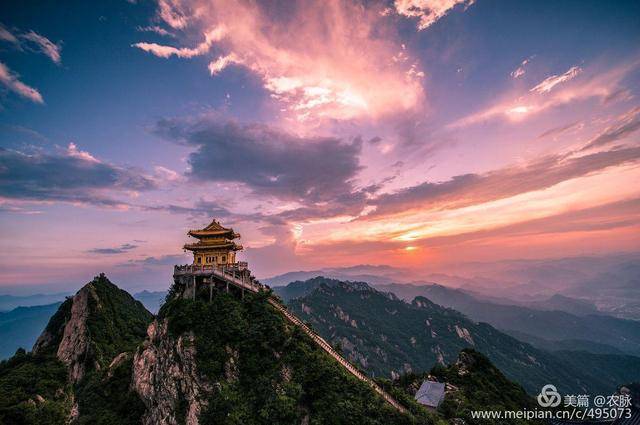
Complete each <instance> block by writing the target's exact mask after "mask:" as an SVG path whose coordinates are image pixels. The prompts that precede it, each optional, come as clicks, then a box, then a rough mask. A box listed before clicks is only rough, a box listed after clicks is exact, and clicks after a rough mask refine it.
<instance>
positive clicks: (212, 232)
mask: <svg viewBox="0 0 640 425" xmlns="http://www.w3.org/2000/svg"><path fill="white" fill-rule="evenodd" d="M188 234H189V236H193V237H194V238H201V237H206V236H225V235H228V236H229V237H230V239H236V238H239V237H240V235H239V234H238V233H235V232H234V231H233V229H232V228H227V227H224V226H222V225H221V224H220V223H219V222H218V221H216V220H215V219H214V220H212V221H211V223H210V224H209V225H208V226H207V227H205V228H204V229H199V230H189V232H188Z"/></svg>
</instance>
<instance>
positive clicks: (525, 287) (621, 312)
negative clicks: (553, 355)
mask: <svg viewBox="0 0 640 425" xmlns="http://www.w3.org/2000/svg"><path fill="white" fill-rule="evenodd" d="M316 276H324V277H329V278H332V279H338V280H345V281H346V280H351V281H363V282H368V283H369V284H371V285H385V284H392V283H400V284H406V283H411V284H415V285H429V284H440V285H444V286H446V287H449V288H457V289H462V290H464V291H466V292H467V293H470V294H472V295H473V296H475V297H476V298H478V299H482V300H485V301H490V302H492V303H495V304H507V305H519V306H522V307H529V308H533V309H537V310H560V311H565V312H567V313H571V314H576V315H583V314H598V313H604V314H607V315H610V316H615V317H619V318H623V319H634V320H640V253H630V254H619V255H609V256H601V257H571V258H559V259H538V260H536V259H532V260H505V261H498V262H490V263H462V264H456V265H455V267H448V268H443V269H441V270H426V271H422V272H421V271H419V270H412V269H404V268H397V267H391V266H370V265H359V266H352V267H342V268H326V269H318V270H312V271H298V272H292V273H286V274H283V275H280V276H274V277H272V278H268V279H263V281H264V282H265V283H267V284H269V285H271V286H283V285H287V284H288V283H290V282H293V281H296V280H300V281H304V280H308V279H311V278H313V277H316Z"/></svg>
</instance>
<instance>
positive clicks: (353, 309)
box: [276, 278, 640, 394]
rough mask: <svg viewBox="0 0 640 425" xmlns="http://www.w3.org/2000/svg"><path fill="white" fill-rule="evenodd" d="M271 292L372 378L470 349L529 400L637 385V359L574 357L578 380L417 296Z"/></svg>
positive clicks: (338, 288)
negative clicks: (549, 387) (549, 390)
mask: <svg viewBox="0 0 640 425" xmlns="http://www.w3.org/2000/svg"><path fill="white" fill-rule="evenodd" d="M276 292H277V293H278V294H279V295H280V296H281V297H282V298H283V299H287V300H288V305H289V306H290V308H291V309H292V310H293V311H294V312H295V313H296V314H298V315H299V317H301V318H303V319H304V320H306V321H308V322H309V323H310V324H311V325H312V326H313V327H314V328H315V329H316V330H317V331H318V332H320V334H321V335H323V336H324V337H325V338H326V339H327V340H329V341H331V342H332V343H334V344H335V345H336V346H339V347H340V348H341V349H342V350H343V351H344V353H345V355H347V357H348V358H349V359H350V360H351V361H353V362H354V363H356V364H358V365H359V366H360V367H361V368H362V369H364V370H366V371H367V372H369V373H371V374H375V375H376V376H379V375H383V376H397V375H399V374H401V373H403V372H408V371H425V370H429V369H430V368H431V367H432V366H433V365H434V364H438V363H440V364H445V363H449V362H452V361H454V360H455V358H456V356H457V353H458V352H459V351H460V350H461V349H464V348H474V349H475V350H477V351H479V352H481V353H483V354H485V355H486V356H487V357H488V358H489V359H490V360H491V361H492V362H493V363H494V364H495V365H496V366H497V367H499V368H500V370H501V371H503V372H504V373H505V374H506V375H507V376H508V377H509V378H511V379H513V380H515V381H517V382H519V383H520V384H522V385H523V386H524V387H525V388H526V389H527V391H529V392H530V393H532V394H534V393H535V392H537V391H539V389H540V388H541V387H542V386H543V385H545V384H547V383H554V384H556V385H557V386H558V387H560V388H563V390H565V391H587V392H590V393H606V392H608V391H614V390H615V384H616V383H617V384H621V383H623V382H625V381H629V380H638V379H640V358H638V357H634V356H621V355H612V354H607V355H594V354H591V353H587V352H581V353H580V357H581V358H582V359H584V362H583V363H582V364H588V365H589V367H590V368H591V369H590V370H589V371H586V372H585V371H582V364H581V363H579V362H574V361H571V357H572V355H571V353H564V354H562V355H556V354H552V353H550V352H547V351H544V350H540V349H538V348H534V347H533V346H531V345H529V344H526V343H523V342H521V341H519V340H517V339H515V338H513V337H512V336H509V335H507V334H505V333H503V332H501V331H499V330H497V329H495V328H494V327H492V326H491V325H489V324H486V323H476V322H473V321H471V320H469V319H468V318H466V317H465V316H463V315H462V314H460V313H458V312H457V311H454V310H451V309H448V308H445V307H442V306H440V305H437V304H434V303H433V302H432V301H430V300H429V299H427V298H425V297H422V296H418V297H416V298H415V299H414V300H413V301H412V302H411V303H410V304H409V303H406V302H404V301H402V300H400V299H398V298H397V297H396V296H395V295H393V294H390V293H384V292H380V291H377V290H375V289H374V288H372V287H370V286H369V285H367V284H366V283H362V282H358V283H353V282H348V283H345V282H340V281H336V280H331V279H325V278H315V279H311V280H308V281H305V282H295V283H292V284H290V285H289V286H288V287H286V288H276ZM300 294H303V295H300ZM598 365H600V366H598ZM605 365H606V367H604V366H605ZM634 374H635V375H634ZM636 375H637V376H636Z"/></svg>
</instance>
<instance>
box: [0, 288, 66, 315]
mask: <svg viewBox="0 0 640 425" xmlns="http://www.w3.org/2000/svg"><path fill="white" fill-rule="evenodd" d="M68 295H71V294H70V293H68V292H58V293H55V294H33V295H24V296H19V295H0V312H7V311H10V310H13V309H14V308H17V307H31V306H36V305H46V304H53V303H56V302H62V301H64V299H65V297H66V296H68Z"/></svg>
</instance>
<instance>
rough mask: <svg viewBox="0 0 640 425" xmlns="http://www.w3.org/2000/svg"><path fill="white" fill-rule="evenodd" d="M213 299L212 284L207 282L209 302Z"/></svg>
mask: <svg viewBox="0 0 640 425" xmlns="http://www.w3.org/2000/svg"><path fill="white" fill-rule="evenodd" d="M212 299H213V282H209V302H211V300H212Z"/></svg>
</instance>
